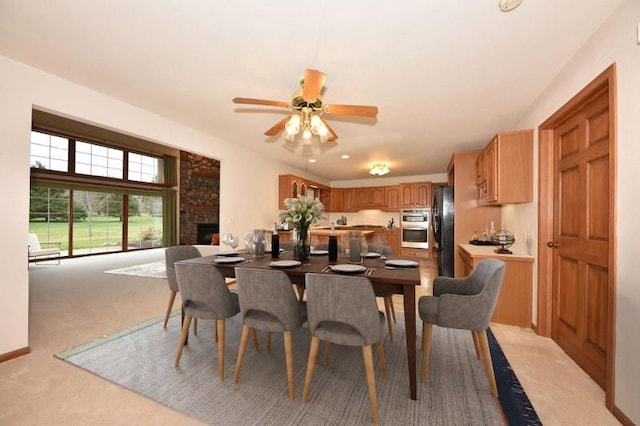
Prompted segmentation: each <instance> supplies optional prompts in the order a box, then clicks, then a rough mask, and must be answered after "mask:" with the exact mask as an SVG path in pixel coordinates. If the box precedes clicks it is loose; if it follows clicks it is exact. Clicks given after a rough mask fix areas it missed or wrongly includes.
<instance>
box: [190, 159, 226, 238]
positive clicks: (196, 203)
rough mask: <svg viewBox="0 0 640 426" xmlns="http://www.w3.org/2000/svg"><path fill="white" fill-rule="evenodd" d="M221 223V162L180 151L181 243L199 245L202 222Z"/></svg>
mask: <svg viewBox="0 0 640 426" xmlns="http://www.w3.org/2000/svg"><path fill="white" fill-rule="evenodd" d="M219 223H220V161H218V160H213V159H211V158H207V157H203V156H201V155H197V154H192V153H190V152H185V151H180V244H197V242H198V224H216V225H218V224H219Z"/></svg>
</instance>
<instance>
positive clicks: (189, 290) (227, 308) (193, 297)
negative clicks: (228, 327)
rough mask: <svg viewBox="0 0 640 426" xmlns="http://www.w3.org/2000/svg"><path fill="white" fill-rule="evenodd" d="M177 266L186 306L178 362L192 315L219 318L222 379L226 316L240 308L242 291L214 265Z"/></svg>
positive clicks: (179, 263)
mask: <svg viewBox="0 0 640 426" xmlns="http://www.w3.org/2000/svg"><path fill="white" fill-rule="evenodd" d="M175 268H176V276H177V278H178V288H179V289H180V295H181V296H182V307H183V309H184V324H183V326H182V334H181V336H180V343H179V344H178V354H177V355H176V364H175V366H176V367H178V365H179V364H180V357H181V356H182V349H183V348H184V345H185V343H186V340H187V335H188V334H189V324H190V323H191V318H199V319H205V320H215V322H216V337H215V338H216V341H217V343H218V373H219V375H220V380H222V381H224V345H225V336H224V334H225V319H227V318H231V317H232V316H234V315H236V314H237V313H239V312H240V305H239V303H238V295H237V294H236V293H231V292H230V291H229V288H228V287H227V284H226V283H225V280H224V277H223V276H222V274H221V273H220V271H219V270H218V268H216V267H215V266H214V265H211V264H205V263H181V262H177V263H175Z"/></svg>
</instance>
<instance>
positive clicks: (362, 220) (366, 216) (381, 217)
mask: <svg viewBox="0 0 640 426" xmlns="http://www.w3.org/2000/svg"><path fill="white" fill-rule="evenodd" d="M325 216H328V217H329V219H328V220H323V221H322V223H321V224H320V225H321V226H324V225H327V226H328V225H330V224H331V222H334V223H335V224H336V225H337V224H338V220H339V219H340V218H341V217H342V216H344V217H345V218H346V219H347V225H378V226H387V223H389V221H390V220H391V219H393V220H394V222H395V224H396V226H397V225H398V224H399V223H400V213H399V212H383V211H380V210H361V211H359V212H356V213H325Z"/></svg>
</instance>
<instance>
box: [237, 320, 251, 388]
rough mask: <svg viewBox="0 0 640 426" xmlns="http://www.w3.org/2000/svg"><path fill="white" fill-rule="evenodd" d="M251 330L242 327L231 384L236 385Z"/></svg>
mask: <svg viewBox="0 0 640 426" xmlns="http://www.w3.org/2000/svg"><path fill="white" fill-rule="evenodd" d="M250 331H251V329H250V328H249V327H248V326H246V325H244V326H242V337H240V347H239V348H238V358H237V359H236V369H235V371H234V372H233V383H238V378H239V377H240V367H242V359H243V358H244V351H245V349H247V343H248V342H249V332H250Z"/></svg>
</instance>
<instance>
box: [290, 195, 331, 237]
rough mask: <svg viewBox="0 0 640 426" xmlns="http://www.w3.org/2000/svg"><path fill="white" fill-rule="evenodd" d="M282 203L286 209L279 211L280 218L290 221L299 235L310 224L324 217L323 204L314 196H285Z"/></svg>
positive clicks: (304, 231) (306, 229)
mask: <svg viewBox="0 0 640 426" xmlns="http://www.w3.org/2000/svg"><path fill="white" fill-rule="evenodd" d="M284 205H285V207H286V208H287V210H285V211H283V212H282V213H280V220H283V221H286V222H288V223H292V224H293V226H294V228H296V230H297V231H298V233H299V234H300V235H306V232H307V231H308V229H309V227H310V226H311V225H313V224H314V223H316V222H317V221H318V220H320V219H324V217H323V216H322V212H323V211H324V205H323V204H322V203H321V202H320V200H317V199H315V198H307V197H298V198H287V199H285V200H284Z"/></svg>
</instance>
